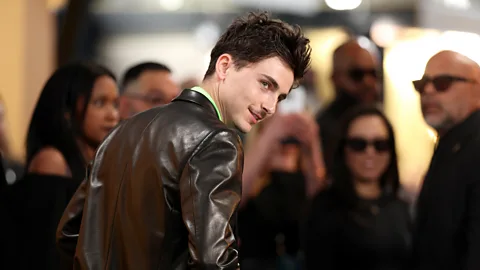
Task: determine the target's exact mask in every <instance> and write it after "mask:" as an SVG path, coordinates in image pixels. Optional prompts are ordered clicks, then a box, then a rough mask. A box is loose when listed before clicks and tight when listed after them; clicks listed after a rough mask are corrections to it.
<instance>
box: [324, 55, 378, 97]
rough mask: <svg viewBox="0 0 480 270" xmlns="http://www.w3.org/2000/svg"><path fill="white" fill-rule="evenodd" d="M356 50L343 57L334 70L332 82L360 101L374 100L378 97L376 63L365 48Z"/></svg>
mask: <svg viewBox="0 0 480 270" xmlns="http://www.w3.org/2000/svg"><path fill="white" fill-rule="evenodd" d="M356 50H357V51H355V52H351V53H350V54H349V56H348V57H345V58H344V61H343V63H341V65H340V66H341V68H340V69H339V70H336V71H335V73H334V84H335V86H336V88H340V89H343V90H344V91H346V92H347V93H348V94H350V95H352V96H354V97H356V98H357V99H359V100H360V101H363V102H365V103H370V102H375V101H377V99H378V97H379V89H378V81H379V80H378V73H377V72H378V68H377V64H376V62H375V59H374V58H373V56H372V55H371V54H370V53H369V52H368V51H367V50H365V49H362V48H358V49H356Z"/></svg>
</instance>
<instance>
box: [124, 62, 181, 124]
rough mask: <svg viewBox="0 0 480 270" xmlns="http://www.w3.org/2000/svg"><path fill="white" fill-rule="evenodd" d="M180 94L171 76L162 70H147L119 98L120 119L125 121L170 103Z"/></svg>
mask: <svg viewBox="0 0 480 270" xmlns="http://www.w3.org/2000/svg"><path fill="white" fill-rule="evenodd" d="M178 94H180V87H179V86H178V85H177V84H176V83H175V82H174V80H173V78H172V75H171V73H170V72H168V71H164V70H160V71H159V70H147V71H144V72H142V74H141V75H140V76H139V77H138V79H137V80H135V81H132V82H131V83H129V84H128V85H127V86H126V89H125V94H124V95H122V97H121V98H120V107H119V110H120V117H121V118H122V119H127V118H129V117H130V116H132V115H135V114H137V113H139V112H143V111H146V110H148V109H151V108H153V107H155V106H160V105H164V104H167V103H170V101H172V99H174V98H175V97H176V96H178Z"/></svg>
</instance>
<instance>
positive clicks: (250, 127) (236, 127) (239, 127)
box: [233, 123, 252, 133]
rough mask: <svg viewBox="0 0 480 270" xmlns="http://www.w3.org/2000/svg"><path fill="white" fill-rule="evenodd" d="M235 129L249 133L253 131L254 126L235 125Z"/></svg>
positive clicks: (246, 124) (245, 124)
mask: <svg viewBox="0 0 480 270" xmlns="http://www.w3.org/2000/svg"><path fill="white" fill-rule="evenodd" d="M233 127H234V128H235V129H237V130H238V131H240V132H242V133H248V132H250V130H252V125H250V124H248V123H244V124H242V125H236V124H234V125H233Z"/></svg>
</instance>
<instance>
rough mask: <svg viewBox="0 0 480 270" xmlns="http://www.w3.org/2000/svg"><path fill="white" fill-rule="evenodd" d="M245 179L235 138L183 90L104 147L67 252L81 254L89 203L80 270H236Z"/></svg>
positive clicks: (63, 240)
mask: <svg viewBox="0 0 480 270" xmlns="http://www.w3.org/2000/svg"><path fill="white" fill-rule="evenodd" d="M242 169H243V149H242V146H241V142H240V139H239V138H238V135H237V134H236V132H235V131H234V130H231V129H229V128H227V126H226V125H225V124H224V123H222V122H221V121H220V120H219V119H218V117H217V115H216V112H215V109H214V107H213V105H212V104H211V103H210V102H209V100H208V99H207V98H205V97H204V96H203V95H202V94H200V93H198V92H195V91H192V90H184V91H183V92H182V93H181V94H180V96H179V97H177V98H176V99H175V100H173V101H172V103H170V104H168V105H165V106H162V107H157V108H154V109H151V110H149V111H146V112H143V113H140V114H138V115H136V116H134V117H132V118H131V119H129V120H126V121H125V122H123V123H122V124H121V125H120V126H119V127H117V128H116V129H115V130H114V131H113V132H112V133H111V134H110V135H109V136H108V137H107V138H106V139H105V141H104V142H103V143H102V145H101V146H100V147H99V149H98V151H97V153H96V156H95V160H94V162H93V165H92V167H91V172H90V175H89V179H88V181H86V182H85V183H84V185H82V186H81V187H80V189H79V190H78V192H77V194H76V195H75V196H74V198H73V200H72V201H71V202H70V204H69V207H68V208H67V210H66V211H65V214H64V216H63V218H62V221H61V223H60V225H59V230H58V234H57V237H58V239H57V241H58V244H59V246H60V247H61V248H62V249H63V250H64V251H65V252H67V253H68V252H72V251H73V250H74V248H73V245H75V242H76V237H77V235H76V234H75V230H76V228H75V224H77V225H78V224H79V223H80V218H79V215H81V213H82V201H83V200H84V201H85V204H84V206H83V207H84V209H83V217H82V218H81V228H80V234H79V235H78V244H77V247H76V252H75V258H74V269H139V270H140V269H169V270H170V269H172V270H173V269H175V270H176V269H237V267H238V252H237V241H236V229H235V226H236V225H235V223H236V209H237V206H238V203H239V201H240V198H241V178H242ZM79 202H80V203H79Z"/></svg>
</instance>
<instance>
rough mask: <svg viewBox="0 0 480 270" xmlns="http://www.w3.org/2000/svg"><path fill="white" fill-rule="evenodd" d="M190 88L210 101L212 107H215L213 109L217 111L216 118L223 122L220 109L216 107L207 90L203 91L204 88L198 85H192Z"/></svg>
mask: <svg viewBox="0 0 480 270" xmlns="http://www.w3.org/2000/svg"><path fill="white" fill-rule="evenodd" d="M191 90H193V91H195V92H198V93H200V94H202V95H204V96H205V97H206V98H207V99H208V100H209V101H210V103H212V105H213V107H214V108H215V111H216V112H217V116H218V119H220V121H222V122H223V118H222V115H221V114H220V110H219V109H218V107H217V104H215V101H213V98H212V96H211V95H210V94H209V93H208V92H207V91H205V89H203V88H201V87H200V86H195V87H192V88H191Z"/></svg>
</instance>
